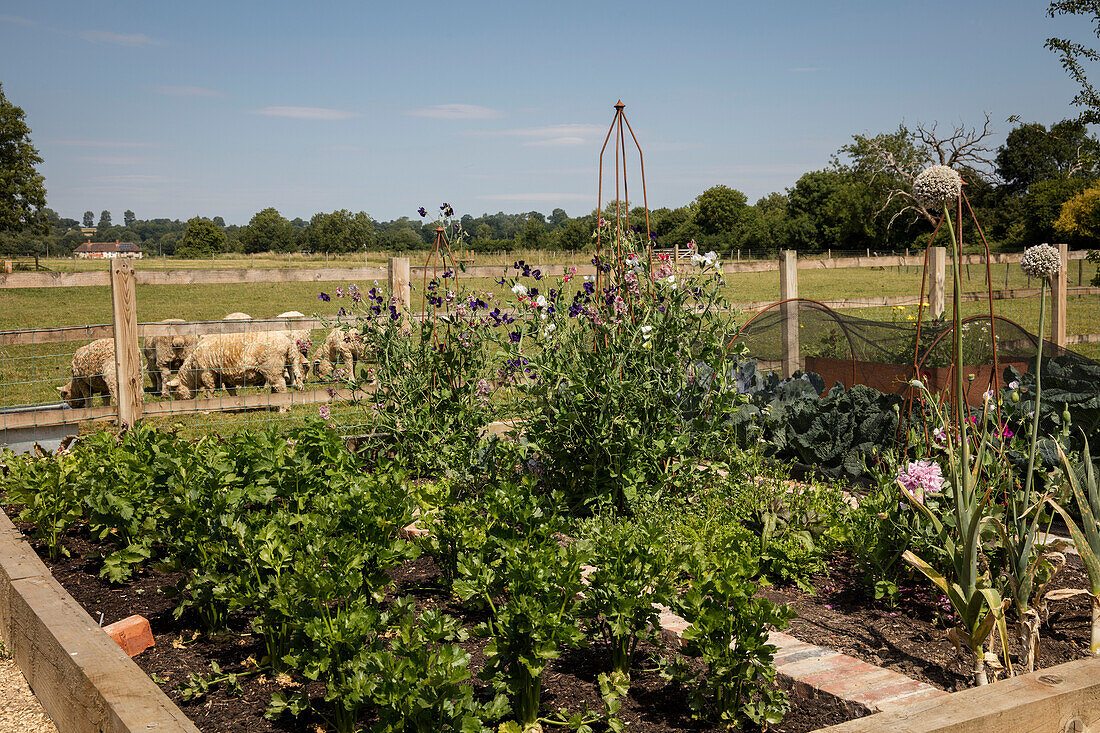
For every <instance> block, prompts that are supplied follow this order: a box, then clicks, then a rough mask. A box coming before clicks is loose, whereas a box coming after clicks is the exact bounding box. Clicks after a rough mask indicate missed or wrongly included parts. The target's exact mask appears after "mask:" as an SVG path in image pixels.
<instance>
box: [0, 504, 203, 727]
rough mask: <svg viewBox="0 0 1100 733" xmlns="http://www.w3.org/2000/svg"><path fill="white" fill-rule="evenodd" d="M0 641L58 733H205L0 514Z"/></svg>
mask: <svg viewBox="0 0 1100 733" xmlns="http://www.w3.org/2000/svg"><path fill="white" fill-rule="evenodd" d="M0 638H2V639H3V640H4V642H5V644H6V645H7V647H8V650H9V651H10V652H11V654H12V656H13V657H14V659H15V662H16V664H18V665H19V668H20V669H21V670H22V671H23V675H24V676H25V677H26V678H27V682H28V683H29V684H30V686H31V689H32V690H33V691H34V694H35V695H36V696H37V697H38V699H39V701H40V702H41V703H42V707H43V708H45V710H46V712H47V713H48V714H49V716H50V718H52V719H53V722H54V724H55V725H56V726H57V729H58V731H59V732H60V733H139V732H140V733H149V731H156V733H199V731H198V728H196V727H195V725H194V723H192V722H191V721H190V720H189V719H188V718H187V716H186V715H184V714H183V712H182V711H181V710H180V709H179V708H177V707H176V706H175V705H174V704H173V703H172V701H171V700H169V699H168V696H167V695H165V694H164V691H163V690H161V689H160V687H158V686H157V685H156V684H155V683H154V682H153V681H152V680H151V679H149V676H148V675H146V674H145V672H143V671H142V670H141V668H140V667H138V666H137V664H135V663H134V661H133V660H131V659H130V658H129V657H128V656H126V654H125V652H123V651H122V649H121V648H119V646H118V644H116V643H115V642H114V640H113V639H111V637H109V636H107V634H106V633H104V632H103V630H102V629H100V628H99V625H98V624H97V623H96V622H95V621H94V620H92V617H91V616H89V615H88V613H87V612H86V611H85V610H84V609H83V608H82V607H81V606H80V604H78V603H77V602H76V601H75V600H73V598H72V596H70V595H69V594H68V593H67V592H66V591H65V589H64V588H62V587H61V584H60V583H58V582H57V581H56V580H55V579H54V577H53V575H52V574H51V573H50V571H49V569H48V568H47V567H46V565H45V564H44V563H43V562H42V561H41V560H40V559H39V557H38V555H37V554H35V552H34V550H33V549H32V548H31V546H30V545H29V544H27V542H26V541H25V540H24V538H23V535H22V533H21V532H19V530H18V529H16V527H15V525H14V524H12V522H11V520H10V519H9V518H8V516H7V514H5V513H4V512H3V511H0Z"/></svg>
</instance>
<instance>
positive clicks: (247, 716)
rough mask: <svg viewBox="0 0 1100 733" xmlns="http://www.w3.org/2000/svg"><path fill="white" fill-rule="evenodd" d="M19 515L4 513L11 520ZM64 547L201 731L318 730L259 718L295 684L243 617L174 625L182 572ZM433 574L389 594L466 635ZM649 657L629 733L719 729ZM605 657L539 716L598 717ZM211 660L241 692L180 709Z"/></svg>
mask: <svg viewBox="0 0 1100 733" xmlns="http://www.w3.org/2000/svg"><path fill="white" fill-rule="evenodd" d="M5 508H7V507H5ZM16 513H17V512H12V511H9V515H11V516H14V514H16ZM17 524H19V528H20V529H21V530H22V531H23V532H24V533H27V532H28V529H29V527H28V526H27V525H23V524H20V523H17ZM63 544H64V546H65V547H66V548H67V549H68V551H69V554H70V556H69V557H63V558H61V559H60V560H59V561H57V562H50V561H49V560H48V559H46V557H45V550H44V548H43V547H42V546H41V545H40V544H39V543H36V542H32V545H34V546H35V549H36V550H37V551H38V552H39V554H40V555H41V556H43V560H45V561H46V564H47V565H48V566H49V567H50V569H51V571H52V572H53V574H54V577H55V578H57V580H58V582H60V583H61V585H62V586H64V587H65V589H66V590H67V591H68V592H69V593H70V594H71V595H72V596H73V598H75V599H76V600H77V602H78V603H80V604H81V605H82V606H83V607H84V608H85V609H86V610H87V611H88V612H89V614H91V616H92V618H93V619H95V620H97V621H99V620H100V618H102V624H103V625H107V624H110V623H113V622H115V621H118V620H120V619H123V618H126V617H127V616H130V615H132V614H135V613H137V614H141V615H143V616H145V617H146V618H148V619H149V623H150V624H151V626H152V629H153V635H154V639H155V641H156V646H155V647H153V648H151V649H149V650H147V651H145V652H142V653H141V654H139V655H138V656H137V657H135V658H134V661H135V662H136V663H137V664H138V666H140V667H141V668H142V669H143V670H145V672H147V673H148V674H149V675H150V676H151V677H152V678H153V680H154V681H156V682H157V683H158V684H160V685H161V687H162V689H163V690H164V691H165V693H167V695H168V697H169V698H171V699H172V701H173V702H174V703H175V704H176V705H178V706H179V707H180V709H181V710H183V711H184V713H185V714H186V715H187V716H188V717H189V718H191V720H193V721H194V722H195V724H196V725H197V726H198V727H199V729H200V730H202V731H204V732H209V733H269V732H270V733H276V732H280V731H281V732H284V733H290V732H294V733H306V732H308V733H314V731H323V730H324V727H323V721H322V720H321V719H320V718H317V717H309V716H302V717H301V718H299V719H297V720H294V719H291V718H289V717H284V718H283V719H280V720H279V721H276V722H271V721H268V720H265V719H264V718H263V713H264V710H265V709H266V707H267V705H268V702H269V701H270V699H271V695H272V693H273V692H276V691H278V690H280V689H287V688H291V687H293V685H294V683H293V682H292V681H290V680H289V678H282V679H280V680H276V679H273V678H272V676H271V675H270V674H268V673H266V672H264V671H261V670H257V669H256V662H255V660H257V659H259V658H260V657H261V656H262V654H263V644H262V642H261V641H260V640H259V639H258V638H257V637H254V636H252V635H250V634H249V633H248V630H249V626H248V620H247V618H245V617H243V616H241V617H235V618H233V619H232V620H231V623H230V629H231V633H229V634H226V635H225V636H223V637H221V638H217V639H210V638H206V637H203V636H201V635H199V634H198V633H197V632H196V631H195V630H194V629H195V628H196V627H197V624H196V623H195V621H194V620H193V619H191V618H189V617H188V615H186V614H185V615H184V616H183V617H182V618H180V619H178V620H177V619H175V618H173V615H172V609H173V608H174V607H175V601H174V600H173V599H172V598H171V596H170V594H169V593H165V592H164V589H165V588H167V587H170V586H174V585H175V584H176V583H177V582H178V581H179V580H180V578H181V575H180V574H178V573H167V572H161V571H159V570H156V569H146V570H143V571H141V572H140V573H138V574H137V575H136V576H135V577H134V578H133V580H132V581H131V582H130V583H128V584H127V585H124V586H119V585H111V584H109V583H108V582H106V581H105V580H103V579H101V578H100V577H99V575H98V570H99V561H98V558H99V557H100V555H101V554H102V553H103V551H104V549H105V548H104V546H102V545H100V544H99V543H98V542H96V541H94V540H93V539H92V538H90V537H89V536H88V535H87V534H86V533H82V532H81V531H79V530H77V531H71V532H69V533H67V534H66V536H65V538H64V541H63ZM437 575H438V572H437V570H436V568H435V566H434V564H433V562H432V561H431V560H430V559H429V558H421V559H419V560H415V561H412V562H410V563H407V564H406V565H404V566H402V567H400V568H398V569H396V570H395V571H394V572H392V573H391V576H392V578H393V580H394V586H393V590H392V595H394V596H397V595H413V596H414V597H415V598H416V601H417V606H418V607H419V608H421V609H424V608H429V607H432V606H437V607H440V608H441V609H442V610H444V611H445V612H447V613H449V614H451V615H453V616H455V617H457V618H460V619H462V621H463V624H464V626H465V627H466V628H472V627H473V626H474V625H475V624H476V623H477V622H478V621H479V620H480V619H479V618H478V616H477V613H476V612H470V611H468V610H467V609H463V608H461V607H459V606H458V605H457V604H456V603H452V601H451V599H449V598H447V597H445V596H444V594H442V593H440V592H439V591H438V590H437V589H436V586H435V579H436V577H437ZM485 643H486V640H483V639H477V638H471V639H469V640H468V641H466V642H464V643H463V644H462V646H463V648H465V649H466V651H467V652H469V654H470V655H471V661H470V669H471V671H473V672H474V674H475V678H474V680H473V682H474V684H475V685H477V686H479V687H484V683H482V682H481V681H480V680H478V679H477V678H476V673H477V671H478V670H480V669H481V668H482V666H483V665H484V662H485V657H484V655H483V653H482V650H483V648H484V646H485ZM656 654H657V650H656V649H654V648H652V647H650V648H646V649H643V650H642V652H641V653H640V655H639V658H638V660H637V661H636V663H635V666H636V671H635V672H634V673H633V674H632V680H631V682H632V686H631V691H630V695H629V697H628V698H627V699H626V700H624V701H623V705H622V708H621V710H620V713H619V717H620V718H621V719H622V720H623V721H624V722H625V723H626V730H627V731H632V732H636V733H657V732H658V731H662V732H663V731H673V732H674V731H705V730H717V729H715V728H712V727H711V726H708V725H706V724H700V723H697V722H695V721H692V720H691V718H690V713H689V710H688V706H687V704H686V696H685V695H684V693H683V692H682V691H681V690H679V689H677V688H676V687H675V686H674V685H671V684H669V683H667V682H666V681H665V680H663V679H662V678H661V677H660V676H659V675H658V674H657V672H656V671H655V669H654V668H655V666H656ZM605 658H606V657H605V652H604V651H603V650H601V649H599V648H597V647H592V648H587V649H581V650H576V651H571V652H568V653H567V654H565V655H563V657H562V658H561V659H558V660H556V661H555V662H554V663H553V664H551V666H550V668H549V670H548V671H547V673H546V676H545V681H544V685H543V712H544V714H550V713H553V712H554V711H556V710H558V709H559V708H567V709H568V710H570V711H571V712H577V711H581V710H584V709H585V708H586V707H587V708H588V709H591V710H593V711H600V710H602V704H601V701H600V698H599V694H598V688H597V683H596V676H597V675H598V674H599V673H600V672H602V671H604V670H605V662H604V660H605ZM211 661H213V662H216V663H217V664H218V665H219V666H220V667H221V669H222V670H223V671H225V672H232V673H239V672H244V673H248V672H251V674H248V675H247V676H246V677H244V678H242V679H241V680H240V688H241V689H240V693H239V694H236V695H229V694H227V692H226V690H225V688H224V685H216V686H212V687H211V688H210V691H209V692H208V693H207V694H206V695H204V696H202V697H200V698H198V699H195V700H190V701H184V700H183V698H182V696H181V692H180V687H181V685H184V684H186V683H187V682H188V679H189V676H190V674H191V673H198V674H202V675H204V676H207V677H209V676H210V675H211V669H210V662H211ZM290 691H293V690H290ZM309 691H310V693H311V694H315V693H316V694H318V695H320V694H322V693H323V689H321V688H320V687H317V689H313V688H312V687H311V688H310V689H309ZM791 704H792V706H791V711H790V713H789V714H788V715H787V718H786V719H785V720H784V721H783V723H782V724H781V725H779V726H776V727H773V728H770V729H769V730H772V731H777V732H778V733H803V732H804V731H812V730H816V729H818V728H822V727H825V726H828V725H833V724H835V723H840V722H843V721H844V720H847V719H849V718H850V717H851V716H850V715H849V714H848V713H846V712H845V711H844V710H843V709H841V708H840V707H839V706H837V705H835V704H831V703H829V702H826V701H824V700H820V699H819V700H805V699H797V698H792V700H791ZM364 722H366V723H369V721H364ZM598 729H599V727H598V726H597V730H598Z"/></svg>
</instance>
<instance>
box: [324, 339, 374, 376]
mask: <svg viewBox="0 0 1100 733" xmlns="http://www.w3.org/2000/svg"><path fill="white" fill-rule="evenodd" d="M365 356H366V344H364V343H363V337H362V336H360V335H359V334H358V333H356V332H355V330H354V329H344V328H334V329H332V330H331V331H329V333H328V336H327V337H326V338H325V342H324V343H323V344H321V345H320V346H319V347H318V348H317V351H316V352H314V354H313V371H314V373H316V374H317V377H318V378H319V379H325V378H327V377H328V376H329V375H330V374H332V370H333V368H334V367H335V365H337V364H344V365H345V366H346V367H347V368H348V370H349V374H351V375H354V374H355V367H356V363H357V362H358V361H359V360H360V359H363V358H365Z"/></svg>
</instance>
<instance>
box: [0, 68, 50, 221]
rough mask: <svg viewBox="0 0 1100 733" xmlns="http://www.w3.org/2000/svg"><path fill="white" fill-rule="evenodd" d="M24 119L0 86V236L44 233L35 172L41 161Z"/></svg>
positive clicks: (40, 185) (41, 185)
mask: <svg viewBox="0 0 1100 733" xmlns="http://www.w3.org/2000/svg"><path fill="white" fill-rule="evenodd" d="M25 116H26V115H25V113H24V112H23V110H22V109H21V108H19V107H16V106H15V105H14V104H12V103H11V102H9V101H8V98H7V97H6V96H4V88H3V85H0V232H3V231H7V232H32V233H45V231H46V225H45V223H44V222H43V221H42V220H41V216H40V210H41V209H42V208H44V207H45V206H46V184H45V180H44V179H43V178H42V174H40V173H39V172H38V171H37V170H36V169H35V166H36V165H38V164H39V163H41V162H42V157H41V156H40V155H39V154H38V150H37V149H36V148H35V147H34V145H32V144H31V129H30V127H28V126H27V123H26V120H25V119H24V118H25Z"/></svg>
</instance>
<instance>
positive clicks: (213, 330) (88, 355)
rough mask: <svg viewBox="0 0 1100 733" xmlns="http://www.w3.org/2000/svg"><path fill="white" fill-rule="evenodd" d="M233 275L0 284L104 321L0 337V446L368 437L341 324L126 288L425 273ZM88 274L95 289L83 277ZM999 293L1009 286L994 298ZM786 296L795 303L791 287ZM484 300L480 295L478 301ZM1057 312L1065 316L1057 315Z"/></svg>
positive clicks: (390, 287)
mask: <svg viewBox="0 0 1100 733" xmlns="http://www.w3.org/2000/svg"><path fill="white" fill-rule="evenodd" d="M837 254H839V253H837ZM1083 256H1084V253H1076V252H1073V253H1068V258H1069V259H1070V260H1072V259H1077V260H1080V259H1081V258H1082V257H1083ZM972 258H973V256H970V258H967V259H966V260H964V263H966V264H967V265H968V266H969V265H976V266H977V268H978V269H975V271H974V277H975V278H976V279H979V280H982V281H984V279H985V267H984V266H982V265H981V264H980V263H978V261H977V260H974V262H971V261H970V260H971V259H972ZM826 259H831V260H832V261H821V260H819V259H813V258H801V259H799V258H795V259H794V264H793V265H792V267H791V269H790V272H787V273H785V274H783V273H781V278H780V279H781V280H782V278H783V277H787V278H788V279H790V278H794V282H796V281H797V277H798V272H799V271H802V272H803V273H805V275H804V277H805V278H806V279H807V285H812V282H811V281H812V280H813V278H815V277H816V278H818V279H820V278H821V277H828V278H831V277H832V275H831V273H825V272H821V273H817V272H816V271H818V270H833V269H840V268H873V269H880V270H886V269H889V270H890V271H893V270H895V269H896V270H897V271H898V272H899V273H900V272H901V270H902V269H903V268H905V269H906V270H908V269H909V268H919V266H920V260H921V259H922V257H919V256H917V255H911V256H910V257H904V256H903V255H901V256H894V257H877V258H874V257H873V258H871V259H866V257H865V256H862V255H861V256H855V257H848V258H840V257H835V258H826ZM993 261H994V263H995V265H996V267H997V268H1002V267H1003V268H1004V270H1003V273H1004V274H1001V273H1002V271H1001V270H1000V269H995V270H994V271H993V276H994V283H995V285H996V286H1000V285H1001V284H1002V281H1001V280H1000V279H999V278H1002V277H1003V278H1004V280H1003V285H1004V286H1005V287H1006V289H1005V290H1002V291H999V292H995V293H994V298H995V299H997V298H1005V299H1012V298H1019V297H1028V296H1033V295H1037V294H1038V293H1037V290H1035V292H1031V291H1030V290H1025V289H1023V287H1026V286H1027V285H1030V283H1028V282H1024V281H1023V280H1022V279H1021V276H1020V275H1019V273H1018V270H1019V268H1018V267H1015V266H1010V265H1014V264H1015V263H1016V262H1018V261H1019V255H1018V254H1015V255H994V257H993ZM779 264H780V263H779V262H778V261H777V260H774V259H773V260H770V261H760V262H742V263H738V262H736V261H730V260H727V261H726V262H725V263H724V264H723V269H725V270H726V272H727V273H728V274H737V273H747V272H763V271H765V270H776V269H779ZM507 268H508V265H495V266H477V267H476V269H475V268H474V267H470V268H468V270H467V273H466V274H464V277H471V278H473V282H474V283H475V284H477V283H482V282H483V281H490V280H491V279H493V278H498V277H499V276H500V275H501V273H502V272H504V273H505V274H506V273H507ZM543 269H544V272H545V273H546V274H548V275H549V274H554V273H557V274H560V273H561V272H564V271H566V270H567V269H571V266H570V265H567V264H565V263H560V264H547V265H544V268H543ZM591 269H592V268H591V265H590V264H588V263H586V264H583V265H579V266H578V267H577V274H578V275H584V274H588V272H589V271H591ZM979 270H980V272H979ZM945 271H946V266H945V265H944V263H942V262H941V263H940V266H939V271H938V272H936V273H934V275H935V276H934V277H933V276H930V278H929V279H930V281H931V283H932V287H933V298H932V300H935V297H934V295H935V292H936V291H935V287H938V288H939V293H940V303H941V307H942V302H943V296H944V281H945ZM241 272H242V271H239V270H238V271H208V272H197V271H194V270H188V271H171V272H154V273H149V272H143V271H137V272H135V270H134V267H133V264H132V263H129V262H114V263H112V269H111V270H110V272H107V273H83V274H81V273H78V274H76V275H74V276H73V279H72V280H71V281H67V280H64V279H61V278H57V277H55V276H54V275H55V274H51V273H48V274H46V275H45V276H43V275H42V274H35V273H19V274H12V275H0V286H2V287H7V288H25V287H51V288H58V287H61V288H68V287H73V286H82V285H83V286H87V285H100V286H102V285H106V284H110V286H111V289H110V295H109V298H110V300H111V305H112V311H113V314H114V320H113V322H112V323H103V324H97V325H79V326H71V327H57V328H38V329H26V330H9V331H0V446H4V445H8V446H9V447H12V448H13V449H18V448H20V447H22V448H26V447H27V446H33V443H34V442H40V443H41V444H42V445H43V447H49V446H51V445H56V443H57V442H58V441H60V440H63V439H64V438H65V437H66V436H67V435H72V434H75V433H76V432H77V431H78V430H82V429H83V430H88V429H91V426H93V425H95V424H99V425H107V424H116V425H117V424H132V423H133V422H134V421H136V420H139V419H140V420H144V421H153V422H155V423H156V424H164V425H178V426H181V427H182V429H183V430H184V431H186V432H189V433H191V434H193V435H200V434H205V433H210V432H228V431H233V430H236V429H239V428H242V427H259V426H265V425H276V424H284V425H285V424H291V423H294V422H300V421H302V420H304V419H306V418H308V417H315V416H321V417H323V418H324V419H325V420H326V422H328V423H329V424H330V425H332V426H333V427H334V428H336V429H338V430H341V431H343V432H347V433H355V432H362V431H369V429H370V424H371V421H372V416H371V414H370V413H369V408H368V407H367V404H366V402H365V401H363V400H357V399H355V397H356V395H353V394H351V393H350V391H349V390H348V389H347V379H346V377H348V376H349V375H351V374H353V373H354V371H355V370H356V369H361V368H362V367H363V366H368V367H369V365H370V363H371V355H370V354H368V353H365V352H364V350H363V349H362V347H361V346H360V345H358V344H356V343H354V342H353V341H352V340H351V336H350V334H349V333H348V331H347V329H346V325H347V319H346V318H345V319H343V320H342V319H341V318H340V317H338V316H337V315H336V314H333V315H332V316H330V317H307V316H305V315H303V314H302V313H299V312H284V313H281V314H277V315H266V314H264V316H263V317H260V318H252V317H251V316H250V315H248V314H245V313H231V314H228V315H227V316H226V317H225V318H224V319H220V320H216V321H211V320H199V319H195V318H188V317H187V316H188V315H189V314H188V312H187V311H188V307H187V304H186V303H184V302H181V303H180V304H179V310H178V312H177V313H176V315H178V316H179V318H178V319H173V320H171V321H164V322H156V323H139V322H138V320H137V305H136V295H135V292H136V291H135V287H136V285H140V284H147V285H168V286H172V285H181V284H194V283H207V284H210V285H217V284H220V283H223V282H224V283H240V282H263V283H287V282H291V283H293V282H302V283H306V282H312V283H322V282H329V281H330V279H331V278H332V277H337V276H338V277H339V278H341V279H343V282H345V283H347V282H364V283H367V282H373V281H375V280H381V279H385V280H387V286H386V287H381V286H379V290H380V291H381V292H383V293H384V294H385V296H386V297H387V298H388V297H390V295H391V294H393V295H394V297H395V298H396V299H397V301H398V309H399V311H400V312H402V313H404V312H410V311H412V310H413V308H412V307H413V305H416V306H420V305H421V303H420V301H421V299H422V298H423V297H424V294H423V293H421V292H419V291H420V290H421V289H422V283H421V281H422V280H423V279H426V278H427V277H429V276H431V275H432V274H433V270H432V268H430V267H427V268H424V267H420V268H417V267H412V268H410V266H409V262H408V260H406V259H401V258H392V259H391V260H390V262H389V264H388V267H386V268H382V267H361V268H358V269H355V270H352V269H350V268H348V269H347V271H346V272H345V271H344V270H334V269H327V270H321V269H315V270H304V269H303V270H273V269H269V270H262V269H257V270H247V271H243V272H244V273H245V274H244V275H241V274H240V273H241ZM1067 274H1068V275H1069V277H1068V278H1066V280H1068V282H1064V283H1062V284H1061V285H1062V288H1063V291H1070V292H1071V293H1074V292H1078V291H1080V292H1079V294H1082V295H1083V294H1086V292H1087V294H1089V295H1093V294H1095V292H1094V291H1096V290H1097V289H1096V288H1087V287H1082V288H1072V287H1066V286H1067V285H1069V286H1072V284H1073V281H1074V280H1077V281H1078V282H1081V280H1082V277H1083V276H1082V271H1081V269H1080V263H1079V264H1078V267H1077V268H1071V269H1070V271H1069V273H1067ZM93 275H94V278H93V277H86V276H93ZM1010 276H1011V282H1010V279H1009V277H1010ZM576 282H579V278H578V280H577V281H576ZM937 283H938V285H937ZM781 285H782V283H781ZM1010 285H1011V289H1007V288H1008V287H1009V286H1010ZM326 289H327V288H326ZM414 291H416V292H414ZM61 292H65V291H61ZM69 292H71V291H69ZM780 292H783V289H782V287H781V288H780ZM792 292H797V286H796V287H795V288H794V290H793V291H792ZM734 294H735V295H736V294H737V293H734ZM760 295H763V296H766V295H768V293H767V292H761V293H760ZM971 295H973V294H971V293H967V294H966V297H964V299H963V300H964V301H967V300H969V299H971V298H970V296H971ZM96 297H98V296H96ZM324 297H325V296H324V295H323V294H322V299H323V298H324ZM489 297H491V294H486V298H489ZM983 297H984V296H983ZM772 298H773V299H770V300H768V301H766V302H764V301H761V302H751V303H750V302H736V303H735V304H734V305H735V306H736V307H738V308H741V309H743V310H745V311H756V310H761V309H763V308H765V307H767V306H768V305H770V304H771V303H773V302H774V296H772ZM916 300H917V296H915V295H914V296H888V295H874V296H868V297H861V298H847V299H839V300H829V301H828V302H827V305H830V306H831V307H834V308H886V307H896V306H898V305H899V304H901V303H903V302H904V303H909V302H915V301H916ZM413 301H416V302H415V303H414V302H413ZM196 305H197V304H196ZM223 305H224V306H225V308H226V310H230V309H231V308H232V302H226V303H224V304H223ZM253 305H255V303H253ZM333 305H334V306H335V305H336V304H335V303H333ZM1061 308H1062V311H1063V312H1064V304H1063V305H1062V306H1061ZM206 313H209V311H208V310H207V311H206ZM414 317H415V316H414ZM1063 321H1064V318H1063ZM1063 331H1064V324H1063ZM1080 338H1083V339H1086V341H1079V342H1078V343H1086V342H1087V343H1092V341H1087V339H1093V338H1094V335H1086V336H1084V337H1080ZM120 340H121V343H119V341H120ZM1063 340H1064V337H1063ZM359 396H360V397H361V396H362V395H359Z"/></svg>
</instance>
